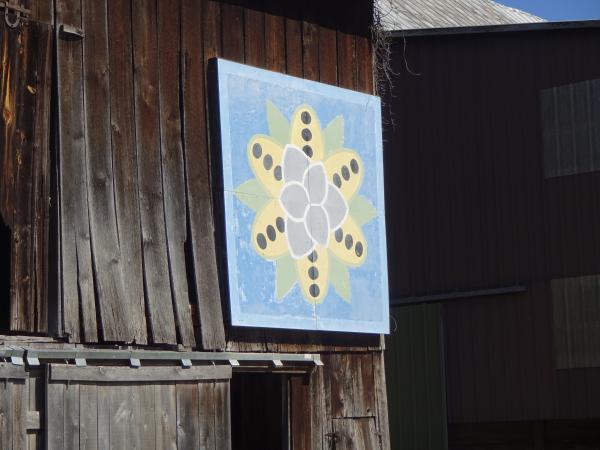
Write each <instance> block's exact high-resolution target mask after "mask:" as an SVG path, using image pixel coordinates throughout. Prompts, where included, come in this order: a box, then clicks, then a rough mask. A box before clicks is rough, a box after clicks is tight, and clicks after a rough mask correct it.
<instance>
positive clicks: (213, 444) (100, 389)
mask: <svg viewBox="0 0 600 450" xmlns="http://www.w3.org/2000/svg"><path fill="white" fill-rule="evenodd" d="M230 378H231V367H228V366H227V367H225V366H204V367H200V366H194V367H191V368H188V369H182V368H179V367H165V366H161V367H142V368H138V369H133V368H129V367H105V366H93V367H75V366H66V365H55V364H51V365H49V367H48V374H47V392H46V393H47V397H46V398H47V411H48V414H47V415H46V417H47V420H46V430H47V440H48V447H47V448H48V450H75V449H82V450H83V449H92V448H93V449H105V450H109V449H112V450H122V449H131V450H135V449H137V450H163V449H164V450H167V449H168V450H184V449H203V450H204V449H206V450H228V449H229V448H230V447H231V443H230V413H229V380H230Z"/></svg>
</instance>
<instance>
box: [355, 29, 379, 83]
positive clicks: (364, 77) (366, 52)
mask: <svg viewBox="0 0 600 450" xmlns="http://www.w3.org/2000/svg"><path fill="white" fill-rule="evenodd" d="M356 64H357V73H356V74H357V79H356V81H357V84H356V89H357V90H359V91H361V92H365V93H367V94H372V93H373V92H374V88H375V86H374V85H373V49H372V47H371V41H370V40H369V38H367V37H358V36H357V37H356Z"/></svg>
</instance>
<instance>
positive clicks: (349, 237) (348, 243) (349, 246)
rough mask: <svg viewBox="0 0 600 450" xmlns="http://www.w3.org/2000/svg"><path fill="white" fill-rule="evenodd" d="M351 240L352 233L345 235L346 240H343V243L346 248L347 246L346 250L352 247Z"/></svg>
mask: <svg viewBox="0 0 600 450" xmlns="http://www.w3.org/2000/svg"><path fill="white" fill-rule="evenodd" d="M352 242H353V239H352V235H351V234H347V235H346V241H345V244H346V248H347V249H348V250H350V249H351V248H352Z"/></svg>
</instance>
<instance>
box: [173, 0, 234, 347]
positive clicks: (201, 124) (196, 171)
mask: <svg viewBox="0 0 600 450" xmlns="http://www.w3.org/2000/svg"><path fill="white" fill-rule="evenodd" d="M210 3H211V4H212V5H211V7H209V6H206V8H205V9H204V13H205V14H210V13H211V12H212V10H211V9H210V8H213V9H214V8H216V7H217V6H216V5H215V4H214V3H213V2H210ZM202 5H205V3H202ZM202 12H203V10H202V8H201V7H200V6H199V5H198V3H197V2H195V1H193V0H182V11H181V20H182V23H181V38H182V42H181V47H182V48H181V53H182V59H183V61H182V66H183V67H182V71H183V76H182V79H183V136H184V150H185V152H184V153H185V169H186V177H185V179H186V183H187V185H186V188H187V198H188V227H189V229H190V233H189V236H188V239H191V249H192V258H193V265H194V267H193V273H194V282H195V286H194V289H191V290H192V291H194V290H195V292H196V299H197V302H198V314H199V317H198V318H199V322H200V336H201V340H202V342H201V344H202V348H204V349H206V350H222V349H224V348H225V327H224V324H223V311H222V306H221V295H220V292H219V278H218V272H217V256H216V251H215V231H214V222H213V212H212V202H211V194H210V193H211V185H210V171H209V161H208V154H209V149H208V133H207V129H206V128H205V127H206V120H207V114H206V111H205V109H204V108H205V105H206V101H205V96H204V84H205V73H204V67H205V65H204V51H203V50H204V49H203V45H202V43H203V36H204V34H203V33H204V32H205V28H204V27H205V25H207V24H208V21H209V20H211V19H209V18H208V17H207V16H204V17H203V14H202Z"/></svg>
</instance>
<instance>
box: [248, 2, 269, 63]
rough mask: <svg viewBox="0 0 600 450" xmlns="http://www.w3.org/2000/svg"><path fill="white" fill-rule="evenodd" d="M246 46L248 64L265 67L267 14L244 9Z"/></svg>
mask: <svg viewBox="0 0 600 450" xmlns="http://www.w3.org/2000/svg"><path fill="white" fill-rule="evenodd" d="M244 46H245V59H246V64H250V65H252V66H256V67H261V68H263V67H265V62H266V49H265V14H264V13H263V12H261V11H256V10H254V9H251V8H250V7H246V8H244Z"/></svg>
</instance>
